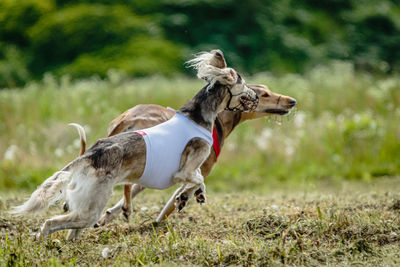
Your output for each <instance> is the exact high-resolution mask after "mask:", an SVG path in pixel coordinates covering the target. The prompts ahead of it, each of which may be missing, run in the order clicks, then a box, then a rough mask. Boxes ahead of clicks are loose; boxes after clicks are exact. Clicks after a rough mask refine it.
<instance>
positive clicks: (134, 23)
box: [0, 0, 400, 87]
mask: <svg viewBox="0 0 400 267" xmlns="http://www.w3.org/2000/svg"><path fill="white" fill-rule="evenodd" d="M399 18H400V5H399V3H398V1H395V0H381V1H376V0H363V1H358V0H332V1H328V2H327V1H322V2H321V1H316V0H306V1H296V0H284V1H264V0H252V1H239V0H223V1H209V0H190V1H177V0H161V1H149V0H129V1H122V0H114V1H113V0H71V1H69V0H68V1H67V0H44V1H39V0H21V1H13V0H0V42H1V43H5V45H6V46H8V45H10V44H13V45H15V46H16V47H17V49H18V50H19V51H21V54H22V56H23V58H26V59H28V60H25V59H24V60H23V63H24V64H21V65H20V66H21V68H22V69H23V70H22V71H23V72H24V71H25V70H27V71H28V73H32V74H33V75H32V76H31V77H34V78H36V79H40V78H41V77H42V75H43V74H44V73H46V72H53V73H55V74H56V75H63V74H65V72H66V71H71V72H73V73H72V77H84V76H91V75H96V74H97V75H100V76H101V77H104V76H105V73H106V72H107V70H108V69H110V68H113V69H123V70H124V71H125V72H126V73H128V74H129V75H134V76H142V75H148V74H158V73H161V74H166V75H169V74H171V73H175V72H183V71H184V67H183V65H182V64H181V65H180V66H177V65H175V64H176V61H178V60H179V61H181V57H178V58H177V59H176V60H174V62H169V61H170V60H171V57H170V56H169V55H170V54H173V53H178V54H180V55H182V57H183V58H185V59H186V58H189V57H190V54H192V53H196V52H199V51H202V50H209V49H215V48H219V49H222V50H223V51H224V53H225V55H226V58H227V61H228V64H229V65H230V66H233V67H235V68H236V69H238V70H240V71H241V72H242V73H257V72H260V71H265V70H268V71H272V72H274V73H288V72H295V73H304V72H306V71H307V70H309V69H313V68H314V67H315V66H316V65H319V64H327V63H329V61H330V60H332V59H338V60H350V61H352V62H354V63H355V66H356V68H357V69H363V70H368V71H370V72H373V73H384V74H386V73H394V72H398V71H399V66H400V52H399V51H400V19H399ZM138 38H139V39H141V38H147V39H148V40H149V42H151V47H159V48H160V49H166V51H169V50H171V53H164V52H162V51H161V52H160V51H158V52H160V53H157V52H153V50H152V49H147V48H146V47H145V46H144V47H141V46H140V47H139V45H138V44H136V45H133V44H132V42H133V40H135V39H138ZM139 43H140V42H139ZM156 44H157V45H156ZM173 44H174V45H175V47H174V48H172V46H173ZM132 46H135V47H137V50H138V51H142V50H143V52H144V53H138V51H136V52H135V53H132V49H130V48H129V47H132ZM149 50H152V51H151V55H150V54H148V53H149ZM178 50H179V51H178ZM110 51H114V52H110ZM110 53H113V54H112V55H111V54H110ZM2 54H4V52H2V51H0V60H3V61H7V60H8V59H7V58H4V56H3V55H2ZM158 54H160V55H158ZM138 55H139V57H141V56H142V57H149V60H148V61H147V63H146V64H147V65H152V66H144V65H141V64H139V62H142V61H143V60H142V59H138V60H137V62H138V63H132V64H127V63H126V61H127V59H124V58H129V57H132V56H134V57H138ZM155 58H157V59H155ZM21 62H22V61H21ZM102 62H106V63H103V64H102ZM132 62H134V61H133V60H132ZM151 62H157V64H155V63H154V64H153V63H151ZM5 64H8V63H7V62H6V63H5ZM99 64H100V65H103V66H99ZM70 65H71V66H70ZM171 65H173V67H171ZM157 66H158V67H157ZM165 70H168V71H167V72H166V71H165ZM78 72H80V73H78ZM4 80H5V79H2V81H0V87H9V86H12V85H10V84H12V83H7V82H4ZM20 80H21V82H24V81H25V80H24V79H20ZM17 84H18V83H17Z"/></svg>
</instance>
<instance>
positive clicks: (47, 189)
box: [10, 171, 71, 214]
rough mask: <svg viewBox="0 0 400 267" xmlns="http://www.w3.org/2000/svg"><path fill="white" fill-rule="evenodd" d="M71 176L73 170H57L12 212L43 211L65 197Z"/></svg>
mask: <svg viewBox="0 0 400 267" xmlns="http://www.w3.org/2000/svg"><path fill="white" fill-rule="evenodd" d="M70 177H71V172H68V171H58V172H56V173H55V174H53V175H52V176H51V177H49V178H47V180H46V181H44V182H43V183H42V184H41V185H40V186H39V187H38V189H36V190H35V192H33V193H32V195H31V197H30V198H29V200H28V201H26V202H25V203H24V204H22V205H21V206H17V207H14V208H13V209H12V211H10V213H12V214H24V213H33V212H40V211H43V210H44V209H46V208H48V207H49V206H50V205H52V204H54V203H55V202H56V201H57V200H60V199H61V198H63V197H65V189H66V186H67V184H68V182H69V180H70Z"/></svg>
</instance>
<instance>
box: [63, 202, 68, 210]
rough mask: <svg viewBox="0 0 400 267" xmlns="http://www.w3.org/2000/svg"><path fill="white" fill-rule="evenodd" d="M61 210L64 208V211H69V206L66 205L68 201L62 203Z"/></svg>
mask: <svg viewBox="0 0 400 267" xmlns="http://www.w3.org/2000/svg"><path fill="white" fill-rule="evenodd" d="M63 210H64V212H67V211H69V206H68V203H67V202H65V203H64V205H63Z"/></svg>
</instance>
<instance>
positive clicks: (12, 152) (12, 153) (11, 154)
mask: <svg viewBox="0 0 400 267" xmlns="http://www.w3.org/2000/svg"><path fill="white" fill-rule="evenodd" d="M17 152H18V147H17V146H16V145H11V146H9V147H8V148H7V150H6V152H5V153H4V159H5V160H9V161H13V160H15V158H16V156H17Z"/></svg>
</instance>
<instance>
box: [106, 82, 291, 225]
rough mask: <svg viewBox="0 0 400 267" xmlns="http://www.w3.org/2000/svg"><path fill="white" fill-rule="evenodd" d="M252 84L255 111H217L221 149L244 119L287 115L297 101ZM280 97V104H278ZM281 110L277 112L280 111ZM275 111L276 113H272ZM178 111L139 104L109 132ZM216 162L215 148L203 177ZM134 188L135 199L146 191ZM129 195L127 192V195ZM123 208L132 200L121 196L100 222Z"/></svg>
mask: <svg viewBox="0 0 400 267" xmlns="http://www.w3.org/2000/svg"><path fill="white" fill-rule="evenodd" d="M249 87H251V88H252V89H254V90H255V92H256V93H257V95H258V97H259V103H258V106H257V108H256V109H255V111H253V112H232V111H222V112H220V113H219V114H218V116H217V119H216V124H217V126H218V124H219V125H220V126H221V127H222V130H221V131H220V132H218V134H219V136H218V139H219V140H220V145H221V148H222V146H223V144H224V140H225V139H226V138H227V137H228V136H229V134H230V133H231V132H232V131H233V129H234V128H235V127H236V126H237V125H239V124H241V123H243V122H245V121H246V120H251V119H255V118H261V117H265V116H270V115H274V114H278V115H284V114H287V113H288V112H289V111H290V109H291V108H292V107H293V106H294V105H295V103H296V102H295V100H294V99H293V98H291V97H289V96H285V95H281V94H277V93H274V92H272V91H270V90H269V89H268V87H267V86H265V85H256V84H250V85H249ZM278 100H279V103H278ZM278 111H279V113H276V112H278ZM273 112H274V113H273ZM174 114H175V112H174V111H171V110H169V109H167V108H164V107H161V106H158V105H138V106H135V107H133V108H131V109H129V110H127V111H126V112H124V113H123V114H122V115H120V116H118V117H117V118H116V119H114V120H113V121H112V122H111V123H110V125H109V128H108V132H109V133H113V134H117V133H120V132H122V131H130V130H138V129H144V128H149V127H152V126H155V125H157V124H159V123H162V122H164V121H166V120H169V119H170V118H171V117H172V116H173V115H174ZM186 154H187V151H185V152H184V153H183V156H182V161H183V160H184V158H185V157H186ZM216 161H217V157H216V154H215V151H214V150H213V149H211V152H210V153H209V156H208V158H207V159H206V160H205V161H204V162H203V164H202V166H201V173H202V175H203V176H204V177H207V176H208V175H209V174H210V172H211V170H212V168H213V167H214V165H215V163H216ZM128 190H131V191H132V192H134V193H132V196H131V197H132V198H133V197H135V196H136V195H137V194H138V193H140V192H141V191H143V188H142V187H140V186H139V185H134V186H133V187H132V185H126V186H125V192H126V191H128ZM182 190H183V188H179V189H178V190H177V192H181V191H182ZM177 192H175V194H174V195H173V196H172V198H171V200H170V201H169V202H168V204H167V205H166V206H165V208H164V210H163V212H162V213H161V214H160V216H159V217H158V218H157V221H160V220H163V219H165V218H166V217H167V216H168V215H169V214H171V213H172V212H173V211H174V210H175V206H174V205H173V201H172V199H173V198H174V197H175V196H176V195H177ZM126 196H127V194H125V197H126ZM122 209H123V213H124V216H125V217H126V218H127V217H129V215H130V213H131V203H130V200H128V199H126V198H125V200H124V199H121V201H120V202H119V203H118V204H117V205H115V206H114V207H112V208H110V209H109V210H108V211H107V212H106V213H105V214H104V215H103V217H102V218H101V220H100V221H99V225H104V224H106V223H108V222H109V221H111V220H112V219H114V218H115V217H116V216H117V215H118V214H119V213H120V212H121V211H122Z"/></svg>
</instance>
